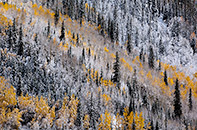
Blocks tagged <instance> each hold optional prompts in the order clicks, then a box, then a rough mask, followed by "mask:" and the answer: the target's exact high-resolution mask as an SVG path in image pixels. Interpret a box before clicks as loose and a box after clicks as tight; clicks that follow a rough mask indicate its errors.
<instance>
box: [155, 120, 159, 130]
mask: <svg viewBox="0 0 197 130" xmlns="http://www.w3.org/2000/svg"><path fill="white" fill-rule="evenodd" d="M155 130H159V123H158V121H157V122H156V126H155Z"/></svg>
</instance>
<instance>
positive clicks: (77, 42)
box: [76, 33, 79, 46]
mask: <svg viewBox="0 0 197 130" xmlns="http://www.w3.org/2000/svg"><path fill="white" fill-rule="evenodd" d="M76 45H77V46H79V34H78V33H77V39H76Z"/></svg>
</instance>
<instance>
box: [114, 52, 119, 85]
mask: <svg viewBox="0 0 197 130" xmlns="http://www.w3.org/2000/svg"><path fill="white" fill-rule="evenodd" d="M115 60H116V61H115V63H114V67H113V69H114V72H113V78H112V81H113V82H114V83H116V84H117V87H118V88H119V87H120V61H119V56H118V52H116V58H115Z"/></svg>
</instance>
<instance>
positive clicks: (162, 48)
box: [159, 39, 164, 55]
mask: <svg viewBox="0 0 197 130" xmlns="http://www.w3.org/2000/svg"><path fill="white" fill-rule="evenodd" d="M159 54H160V55H163V54H164V45H163V43H162V39H160V41H159Z"/></svg>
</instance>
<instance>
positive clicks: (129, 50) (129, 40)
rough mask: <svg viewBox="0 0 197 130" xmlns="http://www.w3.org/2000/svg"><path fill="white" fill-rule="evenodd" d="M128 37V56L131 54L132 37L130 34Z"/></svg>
mask: <svg viewBox="0 0 197 130" xmlns="http://www.w3.org/2000/svg"><path fill="white" fill-rule="evenodd" d="M127 37H128V41H127V52H128V54H130V53H131V36H130V34H129V33H128V34H127Z"/></svg>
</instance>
